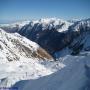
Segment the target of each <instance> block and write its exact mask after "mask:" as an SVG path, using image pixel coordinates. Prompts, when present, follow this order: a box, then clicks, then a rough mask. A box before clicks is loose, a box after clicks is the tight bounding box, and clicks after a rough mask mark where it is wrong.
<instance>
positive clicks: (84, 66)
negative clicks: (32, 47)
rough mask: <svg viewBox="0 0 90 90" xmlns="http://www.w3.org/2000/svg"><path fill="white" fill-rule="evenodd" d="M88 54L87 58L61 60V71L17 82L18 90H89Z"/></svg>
mask: <svg viewBox="0 0 90 90" xmlns="http://www.w3.org/2000/svg"><path fill="white" fill-rule="evenodd" d="M89 59H90V53H88V55H87V56H76V57H74V56H70V55H67V56H65V57H64V58H63V61H62V62H63V63H64V64H65V65H66V66H65V67H64V68H63V69H61V70H59V71H57V72H55V73H54V74H51V75H49V76H45V77H41V78H39V79H36V80H26V81H20V82H17V83H16V84H15V85H14V87H18V88H19V90H90V87H89V85H90V84H89V82H88V80H90V76H89V77H88V75H90V60H89Z"/></svg>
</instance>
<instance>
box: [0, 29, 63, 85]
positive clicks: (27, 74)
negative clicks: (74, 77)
mask: <svg viewBox="0 0 90 90" xmlns="http://www.w3.org/2000/svg"><path fill="white" fill-rule="evenodd" d="M62 67H64V65H63V64H61V63H60V62H54V60H53V58H52V56H51V55H49V54H48V53H47V52H46V51H45V50H44V49H42V48H41V47H40V46H39V45H38V44H36V43H35V42H32V41H30V40H28V39H27V38H25V37H23V36H21V35H19V34H18V33H13V34H11V33H6V32H5V31H4V30H2V29H0V87H10V86H11V85H13V84H15V83H16V82H17V81H20V80H27V79H35V78H38V77H41V76H45V75H49V74H51V73H53V72H55V71H57V70H58V69H60V68H62Z"/></svg>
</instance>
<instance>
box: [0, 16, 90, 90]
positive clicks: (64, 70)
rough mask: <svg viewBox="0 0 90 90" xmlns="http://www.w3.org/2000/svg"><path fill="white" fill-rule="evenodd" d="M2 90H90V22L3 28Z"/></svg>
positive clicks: (44, 21)
mask: <svg viewBox="0 0 90 90" xmlns="http://www.w3.org/2000/svg"><path fill="white" fill-rule="evenodd" d="M0 87H7V88H8V87H10V88H14V87H17V88H18V90H90V19H84V20H70V21H65V20H61V19H57V18H47V19H40V20H36V21H23V22H16V23H12V24H0Z"/></svg>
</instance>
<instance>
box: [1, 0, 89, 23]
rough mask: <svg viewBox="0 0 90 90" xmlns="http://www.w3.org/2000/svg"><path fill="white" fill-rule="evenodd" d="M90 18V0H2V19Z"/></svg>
mask: <svg viewBox="0 0 90 90" xmlns="http://www.w3.org/2000/svg"><path fill="white" fill-rule="evenodd" d="M53 17H56V18H61V19H68V20H69V19H78V18H79V19H83V18H90V0H0V20H1V21H4V20H28V19H40V18H53Z"/></svg>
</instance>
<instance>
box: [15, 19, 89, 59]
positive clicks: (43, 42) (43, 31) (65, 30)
mask: <svg viewBox="0 0 90 90" xmlns="http://www.w3.org/2000/svg"><path fill="white" fill-rule="evenodd" d="M16 32H18V33H19V34H21V35H22V36H25V37H27V38H28V39H30V40H32V41H34V42H36V43H38V44H39V45H40V46H41V47H42V48H44V49H45V50H46V51H47V52H49V54H51V55H52V56H53V57H55V56H54V54H55V52H58V51H60V50H62V49H64V48H65V47H69V46H72V44H75V45H76V44H77V47H76V48H74V49H72V50H76V51H75V52H74V53H73V52H72V53H73V54H77V53H78V52H79V51H78V48H79V47H84V45H81V42H82V41H83V40H84V39H85V37H86V35H87V33H88V34H90V19H86V20H81V21H76V22H73V23H69V22H67V21H62V20H59V19H46V20H45V19H41V20H39V21H31V22H30V23H29V24H27V25H24V26H23V27H22V28H20V29H18V30H17V31H16ZM79 39H80V42H79ZM75 40H77V42H76V43H75ZM72 47H74V46H72ZM69 49H71V48H69ZM80 50H81V49H80Z"/></svg>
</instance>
